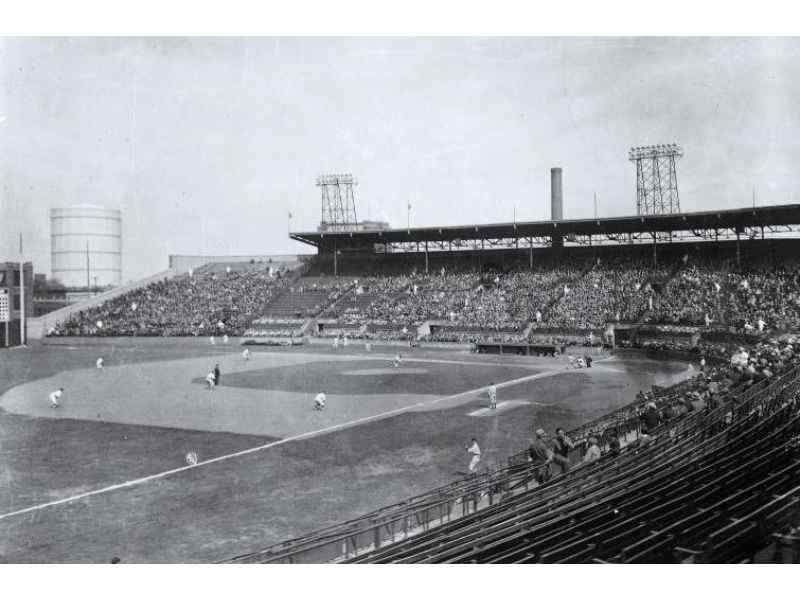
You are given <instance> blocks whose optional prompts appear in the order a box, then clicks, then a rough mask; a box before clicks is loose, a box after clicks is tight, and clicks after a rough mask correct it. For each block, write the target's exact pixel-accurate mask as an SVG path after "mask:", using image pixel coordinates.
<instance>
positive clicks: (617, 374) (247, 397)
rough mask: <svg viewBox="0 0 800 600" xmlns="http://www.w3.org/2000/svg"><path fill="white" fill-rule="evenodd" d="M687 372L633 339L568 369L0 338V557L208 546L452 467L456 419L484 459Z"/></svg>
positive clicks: (301, 524) (193, 342) (360, 502)
mask: <svg viewBox="0 0 800 600" xmlns="http://www.w3.org/2000/svg"><path fill="white" fill-rule="evenodd" d="M398 352H402V354H403V360H402V362H401V364H400V365H399V366H397V367H395V366H394V365H393V359H394V357H395V355H396V354H397V353H398ZM98 357H103V359H104V367H103V368H102V369H97V368H96V367H95V360H96V359H97V358H98ZM215 365H219V369H220V373H221V375H220V381H219V385H217V386H216V387H215V388H213V389H212V390H209V389H208V386H207V385H206V383H205V376H206V374H207V373H208V371H209V370H211V369H213V368H214V366H215ZM688 372H689V371H688V369H687V365H686V364H683V363H677V362H657V361H653V360H648V359H645V358H642V357H639V356H635V355H626V356H624V357H623V356H598V357H597V360H596V361H595V363H594V366H593V367H592V368H591V369H580V370H574V369H568V368H567V360H566V358H565V357H557V358H544V357H541V358H537V357H522V356H520V357H516V356H487V355H477V354H471V353H469V352H467V351H464V350H459V349H424V348H416V349H413V350H411V349H408V348H400V347H393V346H381V345H373V347H372V349H371V351H367V349H366V348H365V347H364V345H363V344H359V343H355V342H354V343H351V344H350V345H349V346H348V347H339V348H337V349H334V348H332V347H331V346H329V345H305V346H300V347H292V348H280V347H277V348H266V347H253V348H251V355H250V358H249V360H245V359H244V357H243V356H242V347H241V346H240V345H238V340H231V341H230V344H228V345H222V344H220V343H218V344H217V345H214V346H212V345H210V344H209V343H208V340H205V339H196V338H195V339H184V338H173V339H170V338H124V339H120V338H105V339H103V338H101V339H75V338H62V339H51V340H47V341H46V342H45V343H38V344H36V345H33V346H31V347H28V348H23V349H16V350H7V351H2V353H0V561H3V562H101V563H102V562H108V561H109V560H110V559H111V557H115V556H116V557H120V558H121V559H122V560H123V561H124V562H209V561H217V560H223V559H225V558H227V557H231V556H234V555H238V554H242V553H245V552H248V551H253V550H256V549H258V548H261V547H264V546H266V545H269V544H271V543H275V542H279V541H281V540H283V539H286V538H291V537H296V536H298V535H301V534H303V533H306V532H309V531H312V530H314V529H317V528H319V527H323V526H327V525H330V524H333V523H336V522H338V521H342V520H346V519H350V518H353V517H356V516H358V515H359V514H362V513H365V512H368V511H371V510H374V509H376V508H379V507H380V506H383V505H386V504H389V503H392V502H396V501H399V500H402V499H403V498H405V497H407V496H411V495H414V494H417V493H421V492H423V491H425V490H426V489H429V488H432V487H436V486H439V485H442V484H445V483H447V482H449V481H451V480H453V479H455V478H457V477H460V476H462V474H463V472H464V471H465V469H466V466H467V463H468V459H469V457H468V456H467V453H466V452H465V446H466V445H467V444H468V443H469V441H470V439H471V438H473V437H474V438H476V439H477V440H478V442H479V444H480V446H481V449H482V451H483V456H482V462H481V465H480V466H481V468H490V467H491V466H492V465H496V464H502V463H504V462H505V459H506V457H507V456H508V455H510V454H512V453H514V452H515V451H518V450H519V449H521V448H523V447H525V446H526V445H527V441H528V438H529V433H530V431H531V427H534V426H535V427H544V428H545V429H548V430H552V429H554V428H555V427H558V426H561V427H564V428H566V429H569V428H572V427H575V426H577V425H580V424H581V423H583V422H585V421H587V420H589V419H592V418H594V417H597V416H600V415H602V414H604V413H606V412H609V411H610V410H612V409H613V408H615V407H617V406H620V405H622V404H624V403H627V402H630V401H631V400H633V398H634V396H635V394H636V392H637V391H638V390H639V389H643V388H649V387H650V386H651V385H653V384H658V385H667V384H669V383H672V382H674V381H677V380H679V379H681V378H683V377H685V376H686V375H687V373H688ZM492 382H494V383H496V384H497V386H498V407H497V410H496V411H490V410H488V409H487V408H486V406H487V398H486V387H487V386H488V385H489V384H490V383H492ZM60 387H63V388H64V392H63V395H62V397H61V400H60V404H59V406H58V407H57V408H53V407H52V406H51V404H50V401H49V400H48V396H49V394H50V393H51V392H52V391H54V390H56V389H58V388H60ZM320 391H324V392H325V394H326V396H327V403H326V408H325V410H323V411H316V410H314V409H313V407H314V397H315V396H316V394H317V393H319V392H320ZM187 456H191V457H192V459H194V458H195V457H196V463H195V461H194V460H191V459H190V460H188V461H187Z"/></svg>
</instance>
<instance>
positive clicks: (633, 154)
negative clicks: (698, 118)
mask: <svg viewBox="0 0 800 600" xmlns="http://www.w3.org/2000/svg"><path fill="white" fill-rule="evenodd" d="M681 156H683V148H681V147H680V146H678V144H658V145H656V146H636V147H634V148H631V149H630V151H629V152H628V159H629V160H630V161H631V162H633V163H634V164H635V165H636V214H637V215H665V214H671V213H679V212H680V211H681V203H680V198H679V197H678V175H677V172H676V170H675V159H677V158H680V157H681Z"/></svg>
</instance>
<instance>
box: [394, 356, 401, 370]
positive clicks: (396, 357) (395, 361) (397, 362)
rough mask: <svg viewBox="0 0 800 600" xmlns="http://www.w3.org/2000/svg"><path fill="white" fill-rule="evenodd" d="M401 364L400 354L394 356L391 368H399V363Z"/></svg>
mask: <svg viewBox="0 0 800 600" xmlns="http://www.w3.org/2000/svg"><path fill="white" fill-rule="evenodd" d="M401 362H403V355H402V354H396V355H395V357H394V363H393V366H394V367H395V368H397V367H399V366H400V363H401Z"/></svg>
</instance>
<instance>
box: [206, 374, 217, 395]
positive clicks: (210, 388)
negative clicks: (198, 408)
mask: <svg viewBox="0 0 800 600" xmlns="http://www.w3.org/2000/svg"><path fill="white" fill-rule="evenodd" d="M215 382H216V377H214V371H209V372H208V375H206V384H208V391H209V392H213V391H214V383H215Z"/></svg>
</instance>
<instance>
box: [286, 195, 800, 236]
mask: <svg viewBox="0 0 800 600" xmlns="http://www.w3.org/2000/svg"><path fill="white" fill-rule="evenodd" d="M783 225H800V204H784V205H778V206H760V207H750V208H735V209H728V210H709V211H702V212H691V213H677V214H670V215H643V216H628V217H610V218H605V219H563V220H560V221H526V222H516V223H514V222H507V223H487V224H474V225H458V226H448V227H415V228H410V229H406V228H403V229H386V230H383V231H353V232H316V231H314V232H294V233H290V234H289V235H290V237H291V238H292V239H293V240H296V241H298V242H303V243H305V244H310V245H312V246H319V245H321V244H323V243H325V242H327V241H329V240H348V241H352V242H362V243H364V244H365V245H368V244H372V243H376V244H381V243H385V242H409V241H413V242H418V241H419V242H424V241H429V242H441V241H451V240H475V239H499V238H525V237H549V236H552V235H562V236H568V235H614V234H628V233H652V232H659V233H662V232H670V231H691V230H714V229H735V230H739V231H741V230H743V229H744V228H745V227H762V226H763V227H772V226H783Z"/></svg>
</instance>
